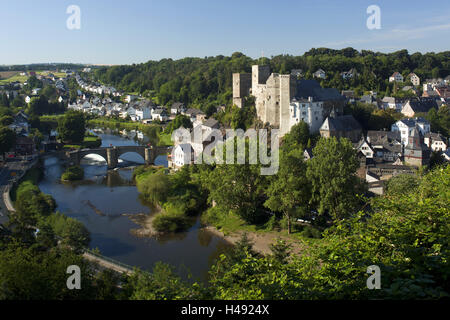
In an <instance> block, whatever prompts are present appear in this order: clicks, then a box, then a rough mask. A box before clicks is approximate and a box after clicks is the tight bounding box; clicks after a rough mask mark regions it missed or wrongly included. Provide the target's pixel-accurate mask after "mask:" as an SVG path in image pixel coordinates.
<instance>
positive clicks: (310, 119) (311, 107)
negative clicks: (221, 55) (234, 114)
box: [233, 65, 345, 136]
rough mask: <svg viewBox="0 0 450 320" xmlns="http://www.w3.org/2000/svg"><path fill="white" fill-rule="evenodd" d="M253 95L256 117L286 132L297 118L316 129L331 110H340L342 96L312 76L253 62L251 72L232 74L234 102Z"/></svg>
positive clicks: (237, 103)
mask: <svg viewBox="0 0 450 320" xmlns="http://www.w3.org/2000/svg"><path fill="white" fill-rule="evenodd" d="M249 95H252V96H254V97H255V107H256V113H257V116H258V118H259V119H260V120H261V121H262V122H263V123H269V124H270V125H272V126H273V127H276V128H279V130H280V132H279V135H280V136H283V135H285V134H286V133H288V132H289V131H290V129H291V127H292V126H293V125H294V124H296V123H298V122H299V121H304V122H306V123H307V124H308V125H309V127H310V131H311V132H312V133H316V132H318V131H319V129H320V126H321V124H322V123H323V121H324V119H325V118H326V117H327V116H328V115H329V114H330V112H331V110H335V111H336V112H337V113H342V108H343V105H344V101H345V98H344V97H343V96H341V95H340V94H339V92H338V91H337V90H336V89H325V88H322V87H321V86H320V85H319V83H317V81H315V80H298V79H297V77H296V76H295V75H293V74H279V73H271V72H270V67H269V66H260V65H253V66H252V73H251V74H250V73H234V74H233V104H235V105H236V106H237V107H239V108H242V105H243V103H244V99H245V98H246V97H248V96H249Z"/></svg>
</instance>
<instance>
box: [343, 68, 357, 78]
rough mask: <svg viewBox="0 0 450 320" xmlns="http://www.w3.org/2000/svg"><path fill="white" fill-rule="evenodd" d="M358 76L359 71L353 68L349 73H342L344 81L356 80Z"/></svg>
mask: <svg viewBox="0 0 450 320" xmlns="http://www.w3.org/2000/svg"><path fill="white" fill-rule="evenodd" d="M357 76H358V71H356V69H355V68H351V69H350V70H349V71H344V72H341V77H342V79H344V80H348V79H352V78H356V77H357Z"/></svg>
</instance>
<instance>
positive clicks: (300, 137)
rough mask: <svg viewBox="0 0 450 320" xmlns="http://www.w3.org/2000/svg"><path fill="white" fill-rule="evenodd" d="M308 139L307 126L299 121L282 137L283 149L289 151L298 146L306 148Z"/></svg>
mask: <svg viewBox="0 0 450 320" xmlns="http://www.w3.org/2000/svg"><path fill="white" fill-rule="evenodd" d="M310 138H311V137H310V135H309V126H308V124H307V123H306V122H304V121H301V122H299V123H297V124H295V125H293V126H292V128H291V130H290V131H289V133H288V134H286V135H285V136H284V138H283V148H285V149H287V150H289V149H292V148H294V147H298V146H303V147H307V145H308V140H309V139H310Z"/></svg>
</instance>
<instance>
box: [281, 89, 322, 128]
mask: <svg viewBox="0 0 450 320" xmlns="http://www.w3.org/2000/svg"><path fill="white" fill-rule="evenodd" d="M290 113H291V117H290V123H289V128H291V127H292V126H293V125H295V124H297V123H299V122H301V121H303V122H306V123H307V124H308V126H309V131H310V132H311V133H317V132H319V129H320V126H321V125H322V123H323V101H313V98H312V97H309V98H308V99H302V100H297V99H295V98H294V99H292V101H291V103H290Z"/></svg>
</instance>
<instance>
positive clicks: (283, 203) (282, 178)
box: [264, 146, 311, 234]
mask: <svg viewBox="0 0 450 320" xmlns="http://www.w3.org/2000/svg"><path fill="white" fill-rule="evenodd" d="M267 196H268V199H267V201H266V202H265V203H264V205H265V206H266V207H267V208H269V209H270V210H272V211H275V212H282V213H283V215H284V216H285V218H286V220H287V225H288V234H290V233H291V220H292V218H293V217H299V216H300V215H301V216H305V215H308V214H309V212H308V211H309V209H308V208H309V205H308V202H309V199H310V198H311V192H310V188H309V183H308V179H307V177H306V163H305V162H304V160H303V148H302V147H301V146H300V147H298V148H296V149H293V150H291V151H290V152H288V151H283V152H282V153H281V157H280V168H279V171H278V173H277V175H276V176H274V177H273V178H272V181H271V183H270V185H269V188H268V189H267Z"/></svg>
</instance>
